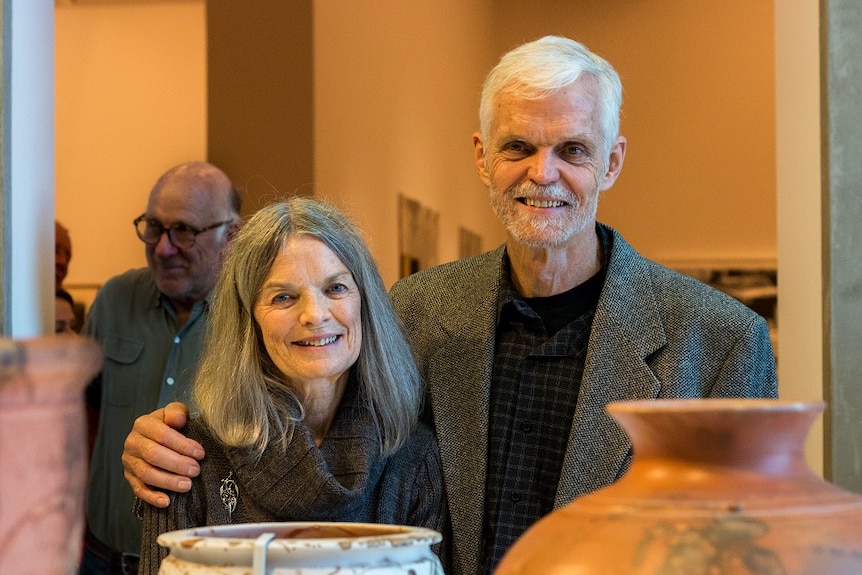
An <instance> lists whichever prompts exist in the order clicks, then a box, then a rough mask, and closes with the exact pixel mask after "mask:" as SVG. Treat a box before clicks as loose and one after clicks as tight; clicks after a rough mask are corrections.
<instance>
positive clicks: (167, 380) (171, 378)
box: [165, 377, 174, 385]
mask: <svg viewBox="0 0 862 575" xmlns="http://www.w3.org/2000/svg"><path fill="white" fill-rule="evenodd" d="M165 381H166V382H168V385H173V384H174V378H173V377H169V378H167V379H166V380H165Z"/></svg>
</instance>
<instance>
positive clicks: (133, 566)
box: [84, 529, 140, 575]
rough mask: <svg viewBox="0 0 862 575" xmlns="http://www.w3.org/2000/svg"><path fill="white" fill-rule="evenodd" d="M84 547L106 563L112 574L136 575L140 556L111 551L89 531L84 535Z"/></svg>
mask: <svg viewBox="0 0 862 575" xmlns="http://www.w3.org/2000/svg"><path fill="white" fill-rule="evenodd" d="M84 546H85V547H86V549H87V551H89V552H90V553H92V554H93V555H95V556H96V557H98V558H99V559H101V560H103V561H104V562H106V563H108V564H109V565H110V566H111V571H112V572H118V573H122V575H138V560H139V558H140V556H139V555H137V554H136V553H122V552H120V551H115V550H113V549H111V548H110V547H108V546H107V545H105V544H104V543H102V542H101V541H99V540H98V539H96V537H95V535H93V534H92V533H90V530H89V529H87V532H86V533H85V534H84Z"/></svg>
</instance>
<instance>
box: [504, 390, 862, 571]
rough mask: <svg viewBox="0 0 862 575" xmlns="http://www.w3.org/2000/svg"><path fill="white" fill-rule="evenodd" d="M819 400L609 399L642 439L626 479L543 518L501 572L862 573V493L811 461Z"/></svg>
mask: <svg viewBox="0 0 862 575" xmlns="http://www.w3.org/2000/svg"><path fill="white" fill-rule="evenodd" d="M823 407H824V404H823V403H822V402H816V403H793V402H782V401H778V400H765V399H764V400H758V399H750V400H741V399H740V400H730V399H727V400H726V399H706V400H674V401H637V402H621V403H616V404H610V405H609V406H608V411H609V413H610V414H611V416H612V417H613V418H614V419H615V420H616V421H617V422H618V423H620V424H621V425H622V427H623V429H624V430H625V431H626V433H627V434H628V435H629V437H630V438H631V440H632V444H633V460H632V466H631V468H630V469H629V471H628V473H626V475H625V476H623V477H622V478H621V479H620V480H619V481H618V482H617V483H615V484H612V485H610V486H608V487H605V488H603V489H600V490H598V491H596V492H594V493H592V494H589V495H585V496H583V497H581V498H578V499H576V500H574V501H573V502H571V503H570V504H568V505H567V506H564V507H562V508H560V509H558V510H556V511H554V512H552V513H550V514H549V515H547V516H546V517H545V518H543V519H542V520H540V521H539V522H538V523H536V524H535V525H534V526H533V527H531V528H530V529H529V530H528V531H527V532H526V533H525V534H524V535H523V536H522V537H521V538H520V539H519V540H518V541H517V542H516V543H515V545H513V546H512V548H511V549H510V550H509V552H508V553H507V554H506V555H505V556H504V557H503V560H502V561H501V563H500V565H499V566H498V569H497V571H496V572H495V573H496V575H513V574H518V575H532V574H536V575H538V574H542V575H549V574H557V573H559V574H562V573H577V574H578V575H597V574H610V573H612V574H615V575H616V574H631V575H850V574H857V573H862V497H860V496H858V495H856V494H852V493H849V492H847V491H844V490H842V489H840V488H838V487H837V486H835V485H832V484H830V483H828V482H826V481H824V480H823V479H821V478H820V477H819V476H817V475H816V474H815V473H814V472H813V471H811V470H810V468H809V467H808V465H807V463H806V462H805V460H804V448H803V446H804V440H805V436H806V435H807V433H808V430H809V428H810V426H811V424H812V423H813V421H814V419H815V418H816V417H817V416H818V415H819V414H820V412H821V411H822V410H823Z"/></svg>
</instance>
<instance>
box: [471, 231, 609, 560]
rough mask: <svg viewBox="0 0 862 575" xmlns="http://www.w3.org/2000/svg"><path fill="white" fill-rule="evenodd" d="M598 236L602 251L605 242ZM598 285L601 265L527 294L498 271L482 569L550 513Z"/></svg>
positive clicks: (599, 285) (575, 399)
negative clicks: (540, 293)
mask: <svg viewBox="0 0 862 575" xmlns="http://www.w3.org/2000/svg"><path fill="white" fill-rule="evenodd" d="M602 240H603V241H602V243H603V244H604V247H605V248H606V249H605V251H604V253H605V254H607V253H609V249H610V246H609V245H608V240H607V238H604V237H603V238H602ZM603 285H604V267H603V268H602V271H600V272H599V273H597V274H596V275H595V276H593V277H592V278H591V279H590V280H588V281H587V282H585V283H583V284H581V285H580V286H577V287H576V288H574V289H572V290H569V291H568V292H565V293H562V294H559V295H556V296H552V297H548V298H532V299H527V298H523V297H521V296H520V295H519V294H518V293H517V291H516V290H515V287H514V285H513V284H512V282H511V280H510V274H509V273H508V270H505V271H504V273H503V277H502V279H501V286H500V287H501V289H500V294H501V296H500V302H499V320H498V324H497V345H496V353H495V356H494V373H493V379H492V381H493V385H492V387H491V411H490V436H489V445H488V454H489V455H488V487H487V491H486V501H485V510H486V513H485V525H484V534H483V536H484V541H483V553H484V565H485V571H486V573H491V572H493V570H494V569H495V568H496V565H497V563H498V562H499V561H500V559H501V558H502V557H503V554H504V553H505V552H506V550H507V549H508V548H509V547H511V545H512V544H513V543H514V542H515V539H517V538H518V537H519V536H520V535H521V534H522V533H523V532H524V531H525V530H526V529H527V528H528V527H529V526H530V525H532V524H533V523H535V522H536V521H537V520H538V519H539V518H541V517H542V516H543V515H545V514H547V513H549V512H550V511H552V510H553V505H554V497H555V494H556V491H557V483H558V482H559V477H560V471H561V469H562V464H563V457H564V455H565V452H566V445H567V443H568V439H569V432H570V430H571V425H572V419H573V417H574V412H575V404H576V403H577V399H578V390H579V387H580V382H581V376H582V374H583V370H584V361H585V358H586V353H587V344H588V343H589V337H590V328H591V326H592V321H593V316H594V315H595V310H596V305H597V303H598V299H599V294H600V292H601V289H602V286H603Z"/></svg>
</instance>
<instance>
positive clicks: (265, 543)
mask: <svg viewBox="0 0 862 575" xmlns="http://www.w3.org/2000/svg"><path fill="white" fill-rule="evenodd" d="M273 539H275V533H261V534H260V535H259V536H258V538H257V539H255V541H254V555H253V556H252V559H251V572H252V575H266V550H267V548H268V547H269V543H270V542H271V541H272V540H273Z"/></svg>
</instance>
